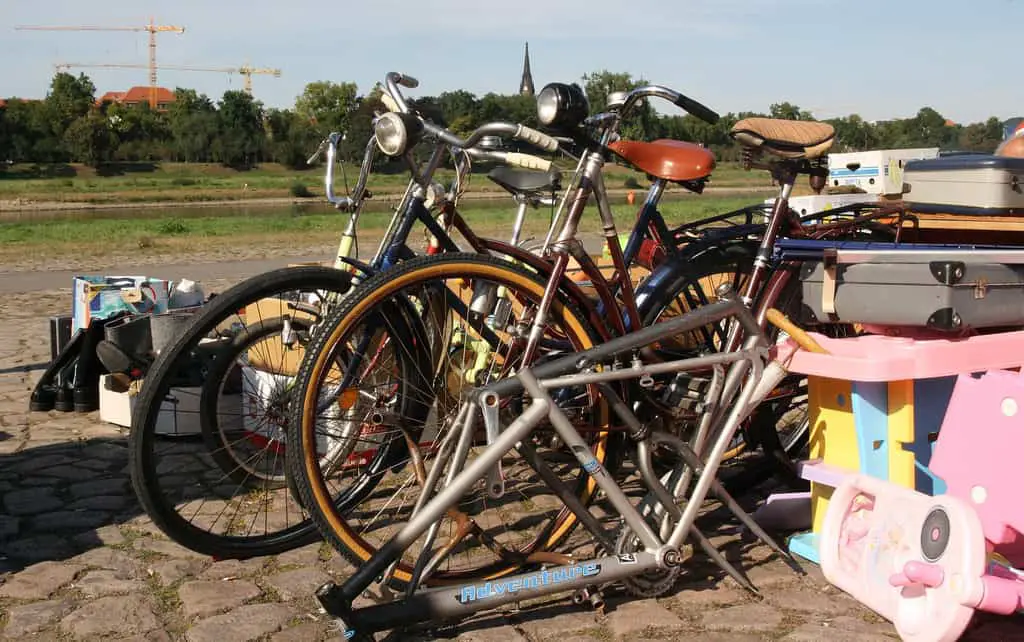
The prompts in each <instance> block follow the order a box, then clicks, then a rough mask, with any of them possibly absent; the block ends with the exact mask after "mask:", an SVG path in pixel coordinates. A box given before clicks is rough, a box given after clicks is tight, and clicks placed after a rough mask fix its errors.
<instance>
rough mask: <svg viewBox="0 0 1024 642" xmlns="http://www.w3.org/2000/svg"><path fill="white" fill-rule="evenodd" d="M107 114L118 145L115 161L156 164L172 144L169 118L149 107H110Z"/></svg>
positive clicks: (120, 105)
mask: <svg viewBox="0 0 1024 642" xmlns="http://www.w3.org/2000/svg"><path fill="white" fill-rule="evenodd" d="M106 114H107V116H108V118H109V119H110V123H111V126H112V128H113V130H114V131H115V132H116V134H117V137H118V140H119V141H120V143H119V145H118V148H117V157H118V159H120V160H128V161H140V160H145V161H153V160H159V159H160V158H162V157H163V155H164V153H165V151H166V150H165V146H166V145H167V144H168V143H169V142H170V141H171V128H170V123H169V121H168V116H167V115H166V114H164V113H162V112H159V111H155V110H153V109H150V107H149V103H139V104H137V105H122V104H118V103H115V104H112V105H109V106H107V107H106Z"/></svg>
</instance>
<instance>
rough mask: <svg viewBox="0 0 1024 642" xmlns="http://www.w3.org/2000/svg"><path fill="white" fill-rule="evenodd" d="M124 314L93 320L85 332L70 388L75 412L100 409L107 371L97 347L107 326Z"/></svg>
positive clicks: (71, 377) (72, 373)
mask: <svg viewBox="0 0 1024 642" xmlns="http://www.w3.org/2000/svg"><path fill="white" fill-rule="evenodd" d="M123 316H124V315H123V314H120V315H117V316H115V317H110V318H108V319H93V320H92V321H91V322H90V323H89V327H88V328H87V329H86V330H85V332H84V334H85V336H84V337H83V339H82V348H81V350H80V351H79V353H78V360H77V361H76V362H75V365H74V368H73V369H72V371H71V376H70V377H69V378H70V381H69V387H70V388H71V397H72V401H73V403H74V408H75V412H92V411H94V410H98V409H99V407H100V375H102V374H106V373H107V369H106V368H104V367H103V364H102V363H100V360H99V358H98V357H97V356H96V346H97V344H99V342H100V341H103V338H104V331H105V329H106V327H107V324H109V323H112V322H114V321H116V320H118V319H120V318H121V317H123Z"/></svg>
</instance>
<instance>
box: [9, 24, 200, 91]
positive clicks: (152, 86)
mask: <svg viewBox="0 0 1024 642" xmlns="http://www.w3.org/2000/svg"><path fill="white" fill-rule="evenodd" d="M15 29H16V30H17V31H146V32H148V33H149V103H150V106H151V107H155V106H156V34H158V33H185V27H176V26H174V25H158V24H156V23H155V22H154V21H153V18H152V17H151V18H150V19H149V24H148V25H143V26H141V27H102V26H94V25H84V26H74V27H40V26H20V27H15Z"/></svg>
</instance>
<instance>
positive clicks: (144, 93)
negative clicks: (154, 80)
mask: <svg viewBox="0 0 1024 642" xmlns="http://www.w3.org/2000/svg"><path fill="white" fill-rule="evenodd" d="M150 89H151V88H150V87H132V88H131V89H129V90H128V91H108V92H107V93H105V94H103V95H102V96H100V99H99V101H98V102H101V103H102V102H111V103H121V104H122V105H138V104H139V103H149V97H150ZM173 102H174V92H173V91H171V90H170V89H165V88H163V87H157V88H156V109H157V111H167V109H168V107H170V106H171V103H173Z"/></svg>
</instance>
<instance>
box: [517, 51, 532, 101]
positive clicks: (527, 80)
mask: <svg viewBox="0 0 1024 642" xmlns="http://www.w3.org/2000/svg"><path fill="white" fill-rule="evenodd" d="M519 93H520V94H522V95H524V96H532V95H533V93H534V88H533V74H531V73H530V43H526V53H524V54H523V79H522V81H520V83H519Z"/></svg>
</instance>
